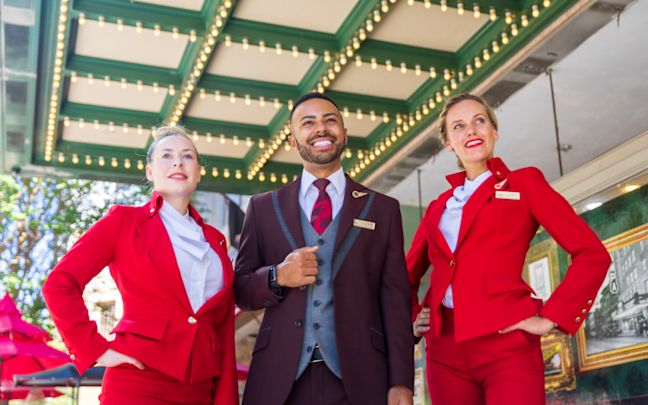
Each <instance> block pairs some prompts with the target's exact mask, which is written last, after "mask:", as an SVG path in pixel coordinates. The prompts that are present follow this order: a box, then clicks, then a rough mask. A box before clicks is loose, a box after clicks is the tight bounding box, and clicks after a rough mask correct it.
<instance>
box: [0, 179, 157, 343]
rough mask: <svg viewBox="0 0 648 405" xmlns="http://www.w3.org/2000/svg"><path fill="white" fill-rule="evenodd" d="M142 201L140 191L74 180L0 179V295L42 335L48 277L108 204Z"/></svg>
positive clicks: (45, 323)
mask: <svg viewBox="0 0 648 405" xmlns="http://www.w3.org/2000/svg"><path fill="white" fill-rule="evenodd" d="M144 199H145V193H144V189H143V187H140V186H132V185H125V184H117V183H107V182H92V181H88V180H78V179H60V178H42V177H24V178H21V177H14V176H0V215H1V216H0V290H2V291H7V292H9V293H10V294H11V295H12V297H14V299H15V300H16V303H17V304H18V307H19V308H20V310H21V311H22V312H23V315H24V317H25V318H26V319H27V320H28V321H29V322H32V323H34V324H36V325H39V326H41V327H44V328H45V329H47V330H51V329H52V325H51V321H50V320H49V316H48V313H47V310H46V308H45V303H44V301H43V297H42V294H41V286H42V284H43V281H44V280H45V278H46V277H47V274H49V272H50V271H51V269H53V268H54V266H55V265H56V263H57V262H58V261H59V260H60V259H61V257H62V256H63V255H64V254H65V253H66V252H67V251H68V249H69V248H70V247H71V246H72V244H73V243H74V242H75V241H76V240H77V239H78V237H79V236H80V235H81V234H82V233H83V232H84V231H85V230H86V229H88V228H89V227H90V225H92V224H93V223H94V222H95V221H97V220H98V219H99V218H100V217H101V216H102V215H103V214H104V213H105V212H106V210H107V209H108V207H109V206H110V205H112V204H135V203H138V202H142V201H143V200H144Z"/></svg>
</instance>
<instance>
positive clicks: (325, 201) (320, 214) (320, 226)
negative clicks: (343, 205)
mask: <svg viewBox="0 0 648 405" xmlns="http://www.w3.org/2000/svg"><path fill="white" fill-rule="evenodd" d="M330 183H331V181H330V180H328V179H317V180H315V181H314V182H313V185H314V186H315V188H317V189H318V190H319V195H318V196H317V200H315V205H314V206H313V212H312V213H311V221H310V222H311V225H313V229H315V232H317V233H318V234H320V235H321V234H322V233H323V232H324V231H325V230H326V227H327V226H328V225H329V224H330V223H331V221H332V220H333V204H332V203H331V197H330V196H329V195H328V193H327V192H326V186H328V185H329V184H330Z"/></svg>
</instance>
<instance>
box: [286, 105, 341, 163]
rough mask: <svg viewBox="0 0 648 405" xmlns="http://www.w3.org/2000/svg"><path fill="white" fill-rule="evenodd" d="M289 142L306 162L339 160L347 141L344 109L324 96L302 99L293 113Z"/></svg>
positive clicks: (333, 161)
mask: <svg viewBox="0 0 648 405" xmlns="http://www.w3.org/2000/svg"><path fill="white" fill-rule="evenodd" d="M289 142H290V145H291V146H292V147H293V149H294V148H296V149H297V150H298V151H299V155H300V156H301V157H302V159H303V160H304V165H305V166H306V165H308V164H314V165H330V164H336V163H337V164H339V163H340V159H341V156H342V152H343V151H344V148H345V146H346V143H347V130H346V128H344V123H343V121H342V116H341V115H340V111H338V109H337V108H336V107H335V106H334V105H333V104H331V103H330V102H328V101H327V100H323V99H320V98H314V99H310V100H307V101H305V102H303V103H301V104H300V105H298V106H297V108H296V109H295V111H294V113H293V117H292V120H291V137H290V139H289Z"/></svg>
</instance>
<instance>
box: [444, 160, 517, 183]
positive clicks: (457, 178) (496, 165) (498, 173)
mask: <svg viewBox="0 0 648 405" xmlns="http://www.w3.org/2000/svg"><path fill="white" fill-rule="evenodd" d="M486 167H487V168H488V170H490V172H491V173H493V175H494V176H495V177H496V178H497V179H498V180H504V179H505V178H506V175H507V174H508V173H509V172H510V170H509V168H508V167H506V165H505V164H504V162H503V161H502V159H500V158H498V157H494V158H490V159H488V160H487V161H486ZM446 179H447V180H448V183H450V185H451V186H452V188H456V187H459V186H461V185H463V184H464V183H465V181H466V171H465V170H462V171H460V172H457V173H453V174H449V175H447V176H446Z"/></svg>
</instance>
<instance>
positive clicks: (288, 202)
mask: <svg viewBox="0 0 648 405" xmlns="http://www.w3.org/2000/svg"><path fill="white" fill-rule="evenodd" d="M300 186H301V176H299V177H298V178H297V180H295V181H293V182H292V183H290V184H289V185H287V186H286V187H282V188H280V189H279V190H277V199H278V200H279V207H280V208H281V212H282V213H283V216H284V219H285V220H286V225H287V226H288V230H290V233H292V236H293V238H294V239H295V243H296V244H297V247H298V248H299V247H303V246H305V245H306V243H305V242H304V232H303V231H302V228H301V217H300V210H301V206H300V205H299V187H300ZM273 214H274V213H273Z"/></svg>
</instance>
